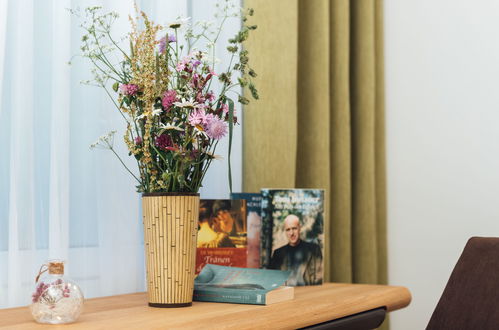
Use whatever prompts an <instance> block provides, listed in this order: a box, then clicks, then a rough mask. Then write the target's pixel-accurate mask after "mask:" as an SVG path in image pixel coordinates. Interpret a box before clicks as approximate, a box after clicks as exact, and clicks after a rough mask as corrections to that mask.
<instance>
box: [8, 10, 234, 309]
mask: <svg viewBox="0 0 499 330" xmlns="http://www.w3.org/2000/svg"><path fill="white" fill-rule="evenodd" d="M137 3H138V5H139V7H140V8H141V9H143V10H145V11H146V12H147V13H148V14H149V15H150V16H151V18H152V19H153V20H154V21H156V22H158V23H166V22H168V21H171V20H173V19H175V18H176V17H177V16H178V15H182V16H191V17H192V18H193V20H199V19H205V20H207V19H211V18H212V17H213V13H214V10H215V3H216V1H215V0H209V1H205V0H179V1H161V0H156V1H152V0H150V1H148V0H143V1H137ZM237 4H239V2H237ZM89 5H102V6H103V7H105V8H106V9H109V10H113V11H117V12H118V13H119V14H120V21H119V23H118V24H116V26H115V27H116V32H117V33H119V34H120V35H122V34H124V33H126V31H128V30H129V25H128V21H127V19H126V17H127V15H128V14H129V13H131V12H132V11H133V1H123V0H107V1H106V0H101V1H83V0H80V1H78V0H73V1H71V0H52V1H37V0H0V308H5V307H13V306H19V305H26V304H29V302H30V296H31V290H32V286H33V285H34V276H35V275H36V272H37V271H38V267H39V266H40V265H41V264H42V263H44V262H45V261H46V260H47V259H50V258H60V259H64V260H67V262H68V263H67V266H66V273H67V274H68V276H70V277H71V278H73V279H74V280H76V281H77V282H78V283H79V284H80V285H81V287H82V289H83V291H84V293H85V296H86V297H95V296H105V295H113V294H120V293H127V292H136V291H143V290H144V288H145V287H144V265H143V264H144V259H143V247H142V244H143V243H142V223H141V219H140V212H141V211H140V196H139V195H138V194H137V193H136V192H135V188H134V186H135V183H134V181H133V180H132V178H131V177H130V176H129V175H128V173H127V172H125V171H124V170H123V168H122V167H121V164H119V162H118V161H117V160H116V159H115V158H114V156H113V155H112V154H111V153H110V152H107V151H105V150H94V151H91V150H89V145H90V144H91V143H92V142H94V141H95V140H96V139H97V138H98V137H99V136H100V135H102V134H103V133H106V132H108V131H110V130H113V129H118V134H117V135H116V136H117V138H116V141H115V146H116V148H117V149H118V151H119V152H120V153H121V154H122V155H124V158H125V159H127V157H126V155H127V152H126V149H125V146H124V144H123V143H122V141H121V139H120V138H119V137H120V136H122V131H123V129H124V124H123V122H122V120H121V117H120V116H119V114H118V113H117V111H115V109H114V107H113V105H112V103H111V101H110V100H108V98H107V96H106V95H105V94H104V92H103V91H102V90H100V89H98V88H94V87H89V86H85V85H81V84H80V83H79V82H80V81H81V80H86V79H89V77H90V66H89V64H88V63H86V61H85V60H83V59H81V58H78V57H76V58H74V59H73V60H72V65H71V66H69V65H68V64H67V62H68V61H69V60H70V58H71V56H72V55H74V54H77V53H78V49H79V45H80V38H81V30H80V29H79V28H78V25H79V22H78V21H77V20H76V19H75V17H71V15H69V13H68V11H67V10H66V8H76V7H81V8H84V7H86V6H89ZM239 26H240V22H239V21H237V20H236V19H234V20H233V21H229V22H228V25H227V29H226V30H225V31H226V32H224V35H223V36H222V38H221V44H220V46H219V47H218V49H220V50H223V49H224V48H225V41H226V40H227V39H228V37H231V36H232V35H233V34H234V33H235V31H236V30H237V29H238V27H239ZM218 57H219V58H220V59H221V61H222V62H226V58H225V57H224V56H222V52H220V54H218ZM238 110H239V109H238ZM239 111H240V110H239ZM241 145H242V142H241V130H240V129H237V130H236V134H235V139H234V146H233V157H232V164H233V181H234V190H235V191H237V190H240V188H241V168H242V166H241ZM226 147H227V142H225V144H224V145H222V146H221V148H220V149H219V150H218V153H220V154H222V155H226ZM127 161H129V165H130V167H131V168H133V166H134V164H133V162H132V160H131V159H127ZM226 171H227V164H226V162H219V163H218V164H215V165H214V166H212V168H211V169H210V172H209V173H208V175H207V178H206V181H205V187H203V188H202V190H201V196H202V197H204V198H226V197H228V186H227V176H226Z"/></svg>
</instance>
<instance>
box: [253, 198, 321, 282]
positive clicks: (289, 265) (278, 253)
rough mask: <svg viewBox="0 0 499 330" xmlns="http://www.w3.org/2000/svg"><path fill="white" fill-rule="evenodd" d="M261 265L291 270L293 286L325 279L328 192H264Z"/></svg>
mask: <svg viewBox="0 0 499 330" xmlns="http://www.w3.org/2000/svg"><path fill="white" fill-rule="evenodd" d="M261 194H262V234H261V238H260V239H261V264H262V267H263V268H268V269H279V270H289V271H291V275H290V277H289V279H288V281H287V282H286V285H289V286H301V285H318V284H322V282H323V278H324V271H323V269H324V262H323V255H324V190H322V189H262V190H261Z"/></svg>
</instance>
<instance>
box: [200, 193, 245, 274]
mask: <svg viewBox="0 0 499 330" xmlns="http://www.w3.org/2000/svg"><path fill="white" fill-rule="evenodd" d="M246 231H247V230H246V201H245V200H229V199H202V200H201V201H200V203H199V223H198V237H197V249H196V270H195V273H196V274H198V273H199V272H200V271H201V269H202V268H203V266H204V265H206V264H207V263H210V264H217V265H224V266H234V267H246V266H247V239H246Z"/></svg>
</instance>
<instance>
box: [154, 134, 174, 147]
mask: <svg viewBox="0 0 499 330" xmlns="http://www.w3.org/2000/svg"><path fill="white" fill-rule="evenodd" d="M154 145H155V146H156V147H158V148H160V149H162V150H168V147H173V141H172V138H171V137H170V136H169V135H168V134H161V135H160V136H158V137H156V140H155V141H154Z"/></svg>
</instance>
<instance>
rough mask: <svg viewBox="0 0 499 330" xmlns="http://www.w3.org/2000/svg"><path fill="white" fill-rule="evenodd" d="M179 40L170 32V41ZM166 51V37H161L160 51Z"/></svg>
mask: <svg viewBox="0 0 499 330" xmlns="http://www.w3.org/2000/svg"><path fill="white" fill-rule="evenodd" d="M170 42H177V38H175V35H174V34H168V43H170ZM165 51H166V37H163V38H161V39H159V52H160V53H161V54H163V53H164V52H165Z"/></svg>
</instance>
